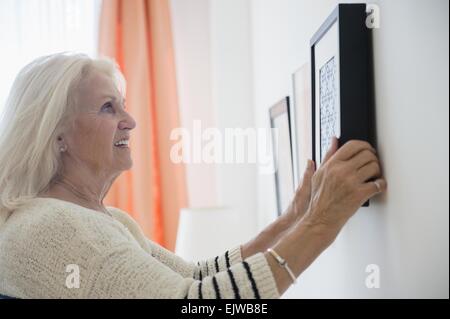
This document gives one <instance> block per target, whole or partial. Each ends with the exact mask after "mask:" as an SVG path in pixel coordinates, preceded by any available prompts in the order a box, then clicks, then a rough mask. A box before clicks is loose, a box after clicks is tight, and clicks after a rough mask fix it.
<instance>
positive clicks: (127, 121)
mask: <svg viewBox="0 0 450 319" xmlns="http://www.w3.org/2000/svg"><path fill="white" fill-rule="evenodd" d="M135 127H136V121H135V120H134V118H133V117H132V116H131V115H130V114H129V113H127V112H125V118H124V119H123V120H121V121H120V122H119V129H120V130H132V129H134V128H135Z"/></svg>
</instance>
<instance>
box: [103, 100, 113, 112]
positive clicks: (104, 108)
mask: <svg viewBox="0 0 450 319" xmlns="http://www.w3.org/2000/svg"><path fill="white" fill-rule="evenodd" d="M103 110H107V111H111V110H113V106H112V104H111V102H107V103H105V104H104V105H103V106H102V111H103Z"/></svg>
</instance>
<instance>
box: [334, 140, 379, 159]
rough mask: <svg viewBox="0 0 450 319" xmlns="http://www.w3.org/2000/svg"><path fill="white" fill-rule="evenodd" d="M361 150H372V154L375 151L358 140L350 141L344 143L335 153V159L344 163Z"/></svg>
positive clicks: (366, 143) (367, 144)
mask: <svg viewBox="0 0 450 319" xmlns="http://www.w3.org/2000/svg"><path fill="white" fill-rule="evenodd" d="M363 150H372V151H373V152H375V149H374V148H373V147H372V145H370V144H369V143H368V142H366V141H360V140H351V141H348V142H347V143H345V144H344V145H343V146H342V147H341V148H340V149H339V150H338V151H337V152H336V159H338V160H341V161H346V160H349V159H350V158H352V157H353V156H355V155H356V154H358V153H359V152H361V151H363Z"/></svg>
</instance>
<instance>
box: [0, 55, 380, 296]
mask: <svg viewBox="0 0 450 319" xmlns="http://www.w3.org/2000/svg"><path fill="white" fill-rule="evenodd" d="M123 84H124V81H123V76H122V75H121V73H120V71H119V70H118V68H117V67H116V65H115V64H114V63H113V62H112V61H111V60H108V59H104V58H103V59H91V58H89V57H88V56H86V55H82V54H67V53H62V54H55V55H50V56H45V57H41V58H38V59H37V60H35V61H33V62H32V63H30V64H29V65H27V66H26V67H25V68H24V69H23V70H22V71H21V72H20V73H19V74H18V76H17V78H16V80H15V82H14V84H13V87H12V89H11V93H10V95H9V98H8V100H7V102H6V110H5V113H4V116H3V118H2V121H1V122H0V133H1V134H0V148H1V150H2V151H1V152H0V294H2V295H6V296H11V297H16V298H277V297H279V296H280V295H281V294H283V292H284V291H285V290H286V289H287V288H288V287H289V286H290V285H291V284H292V283H293V282H295V279H296V278H297V277H298V276H299V275H300V274H301V273H302V272H303V271H304V270H305V269H306V268H307V267H308V266H309V265H310V264H311V263H312V262H313V261H314V259H315V258H316V257H317V256H318V255H319V254H320V253H321V252H322V251H323V250H324V249H326V248H327V247H328V246H329V245H330V244H331V243H332V242H333V240H334V239H335V238H336V236H337V234H338V233H339V231H340V229H341V228H342V227H343V226H344V224H345V223H346V221H347V220H348V219H349V218H350V217H351V216H352V215H353V214H354V213H355V212H356V211H357V209H358V208H359V207H360V206H361V205H362V204H363V203H364V202H365V201H367V200H368V199H369V198H371V197H372V196H374V195H375V194H377V193H380V192H383V191H384V190H385V188H386V182H385V181H384V179H383V178H381V176H380V165H379V162H378V159H377V156H376V154H375V150H374V149H373V148H372V146H370V145H369V144H368V143H365V142H362V141H351V142H348V143H346V144H345V145H343V146H342V147H341V148H340V149H339V150H338V147H337V140H336V139H334V140H333V143H332V146H331V148H330V150H329V152H328V153H327V155H326V158H325V160H324V162H323V164H322V165H321V166H320V169H318V170H317V171H316V170H315V168H314V163H313V162H311V161H310V162H309V164H308V168H307V169H306V171H305V173H304V176H303V182H302V185H301V187H300V188H299V189H298V190H297V192H296V195H295V198H294V200H293V202H292V204H291V205H290V207H289V208H288V210H287V212H286V213H285V214H283V215H282V217H280V218H279V219H278V220H276V221H275V222H273V223H272V224H271V225H269V226H268V227H267V228H266V229H265V230H264V231H263V232H261V233H260V234H259V235H258V236H256V237H255V238H254V239H253V240H251V241H250V242H248V243H245V244H243V245H241V246H239V247H236V248H233V249H230V250H228V251H227V252H225V253H224V254H223V255H221V256H217V257H215V258H212V259H210V260H206V261H200V262H198V263H197V264H195V263H189V262H186V261H184V260H182V259H181V258H179V257H177V256H176V255H174V254H173V253H171V252H170V251H168V250H166V249H164V248H163V247H161V246H159V245H157V244H156V243H154V242H152V241H150V240H148V239H147V238H146V237H145V236H144V235H143V233H142V231H141V230H140V228H139V226H138V225H137V224H136V223H135V222H134V221H133V220H132V218H130V217H129V216H128V214H127V213H125V212H123V211H121V210H119V209H117V208H113V207H105V205H104V204H103V198H104V197H105V195H106V194H107V192H108V190H109V188H110V186H111V184H112V183H113V181H114V180H115V178H117V177H118V176H119V174H120V173H121V172H123V171H124V170H127V169H130V167H131V166H132V160H131V157H130V150H129V148H128V146H127V145H128V141H129V139H130V133H131V131H132V130H133V128H134V127H135V126H136V122H135V120H134V119H133V118H132V117H131V116H130V114H128V113H127V111H126V109H125V106H124V98H123V95H122V92H123V90H121V88H122V86H123ZM230 235H232V234H230ZM77 276H78V277H79V278H75V277H77Z"/></svg>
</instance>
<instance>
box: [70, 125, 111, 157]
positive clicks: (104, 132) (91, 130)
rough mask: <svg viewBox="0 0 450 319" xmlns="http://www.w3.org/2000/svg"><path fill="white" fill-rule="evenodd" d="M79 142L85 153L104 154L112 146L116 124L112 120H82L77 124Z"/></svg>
mask: <svg viewBox="0 0 450 319" xmlns="http://www.w3.org/2000/svg"><path fill="white" fill-rule="evenodd" d="M79 129H80V130H79V132H80V134H79V135H78V136H79V137H80V138H79V143H77V144H79V145H78V146H79V147H80V148H81V150H82V152H83V153H84V154H86V155H94V156H96V155H99V154H102V155H105V154H104V153H105V152H108V151H109V152H110V150H111V149H112V147H113V146H114V145H113V143H114V136H115V131H116V124H115V123H113V122H112V121H106V120H104V121H101V120H96V121H90V122H87V121H84V122H83V123H81V125H80V126H79Z"/></svg>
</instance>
